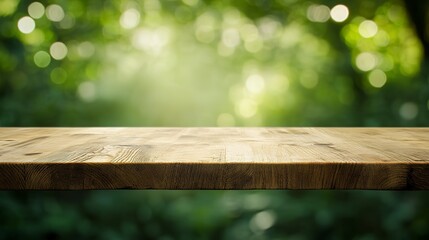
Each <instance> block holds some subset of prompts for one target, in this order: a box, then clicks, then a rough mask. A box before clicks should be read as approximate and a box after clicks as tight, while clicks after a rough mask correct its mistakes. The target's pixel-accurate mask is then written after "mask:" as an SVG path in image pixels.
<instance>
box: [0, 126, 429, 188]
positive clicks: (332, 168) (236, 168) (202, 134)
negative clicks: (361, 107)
mask: <svg viewBox="0 0 429 240" xmlns="http://www.w3.org/2000/svg"><path fill="white" fill-rule="evenodd" d="M0 189H429V128H0Z"/></svg>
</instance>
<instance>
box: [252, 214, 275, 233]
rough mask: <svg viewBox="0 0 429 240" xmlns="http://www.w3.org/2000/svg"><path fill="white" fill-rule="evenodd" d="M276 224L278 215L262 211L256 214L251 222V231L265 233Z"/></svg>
mask: <svg viewBox="0 0 429 240" xmlns="http://www.w3.org/2000/svg"><path fill="white" fill-rule="evenodd" d="M275 222H276V215H275V213H274V212H272V211H262V212H259V213H257V214H255V215H254V216H253V217H252V219H251V220H250V223H249V225H250V229H252V230H253V231H254V232H260V231H265V230H267V229H268V228H270V227H272V226H273V225H274V223H275Z"/></svg>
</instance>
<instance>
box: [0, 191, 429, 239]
mask: <svg viewBox="0 0 429 240" xmlns="http://www.w3.org/2000/svg"><path fill="white" fill-rule="evenodd" d="M428 200H429V193H428V192H423V191H417V192H406V191H321V190H316V191H280V190H274V191H273V190H268V191H260V190H258V191H247V190H246V191H205V190H204V191H168V190H167V191H156V190H139V191H130V190H119V191H77V192H75V191H50V192H45V191H15V192H14V191H10V192H5V191H3V192H0V209H1V213H0V238H1V239H12V238H14V239H16V238H18V239H28V238H32V239H76V238H79V239H425V238H427V236H428V235H429V229H428V228H427V226H428V224H429V205H428V204H427V202H428Z"/></svg>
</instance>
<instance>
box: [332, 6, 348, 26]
mask: <svg viewBox="0 0 429 240" xmlns="http://www.w3.org/2000/svg"><path fill="white" fill-rule="evenodd" d="M348 17H349V9H348V8H347V7H346V6H344V5H342V4H339V5H336V6H335V7H333V8H332V9H331V18H332V20H334V21H335V22H344V21H345V20H346V19H347V18H348Z"/></svg>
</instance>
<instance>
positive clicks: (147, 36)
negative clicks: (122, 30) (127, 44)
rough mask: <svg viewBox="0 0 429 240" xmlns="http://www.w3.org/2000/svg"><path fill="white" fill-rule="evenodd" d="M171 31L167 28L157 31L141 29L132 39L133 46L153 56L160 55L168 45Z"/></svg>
mask: <svg viewBox="0 0 429 240" xmlns="http://www.w3.org/2000/svg"><path fill="white" fill-rule="evenodd" d="M169 38H170V31H169V29H168V28H166V27H160V28H157V29H146V28H141V29H139V30H137V31H136V33H135V34H134V36H133V38H132V43H133V46H134V47H135V48H137V49H140V50H144V51H147V52H150V53H153V54H159V53H160V51H161V50H162V49H163V47H164V46H165V45H166V44H167V43H168V41H169Z"/></svg>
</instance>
